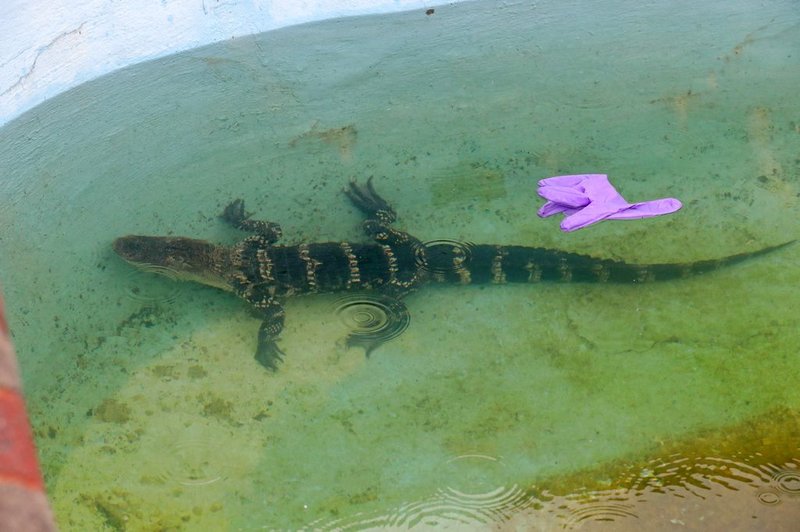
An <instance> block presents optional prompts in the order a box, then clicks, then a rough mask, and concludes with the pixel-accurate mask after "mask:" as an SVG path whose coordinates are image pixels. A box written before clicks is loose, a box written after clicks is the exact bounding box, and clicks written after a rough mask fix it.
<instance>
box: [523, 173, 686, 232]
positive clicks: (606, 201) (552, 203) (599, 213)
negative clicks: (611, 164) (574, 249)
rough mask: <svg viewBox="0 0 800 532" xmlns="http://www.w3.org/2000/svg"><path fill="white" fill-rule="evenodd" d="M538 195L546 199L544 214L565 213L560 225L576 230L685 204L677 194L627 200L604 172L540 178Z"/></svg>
mask: <svg viewBox="0 0 800 532" xmlns="http://www.w3.org/2000/svg"><path fill="white" fill-rule="evenodd" d="M539 195H540V196H542V197H543V198H544V199H546V200H547V202H546V203H545V204H544V205H543V206H542V208H541V209H539V212H538V214H539V216H541V217H542V218H545V217H547V216H552V215H554V214H558V213H560V212H562V213H564V214H565V215H566V218H564V220H562V221H561V229H562V230H564V231H575V230H577V229H581V228H583V227H586V226H587V225H591V224H593V223H597V222H600V221H602V220H633V219H637V218H650V217H651V216H660V215H662V214H669V213H671V212H675V211H677V210H678V209H680V208H681V207H682V205H681V202H680V201H678V200H677V199H675V198H663V199H658V200H653V201H644V202H641V203H628V202H627V201H625V198H623V197H622V196H621V195H620V193H619V192H617V190H616V189H615V188H614V186H613V185H612V184H611V183H609V181H608V176H607V175H605V174H581V175H562V176H557V177H549V178H547V179H542V180H541V181H539Z"/></svg>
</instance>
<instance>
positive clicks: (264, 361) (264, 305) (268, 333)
mask: <svg viewBox="0 0 800 532" xmlns="http://www.w3.org/2000/svg"><path fill="white" fill-rule="evenodd" d="M255 306H256V308H257V309H258V310H260V311H261V312H262V315H263V316H264V321H262V322H261V327H259V329H258V347H257V348H256V360H257V361H258V363H259V364H261V365H262V366H264V367H265V368H266V369H268V370H270V371H276V370H277V369H278V364H279V363H280V362H282V361H283V355H284V353H283V351H281V349H280V348H279V347H278V343H277V341H276V340H277V339H278V336H279V335H280V334H281V331H282V330H283V319H284V311H283V305H281V304H280V303H279V302H278V301H276V300H275V299H273V298H268V299H264V300H262V301H261V302H259V303H258V304H256V305H255Z"/></svg>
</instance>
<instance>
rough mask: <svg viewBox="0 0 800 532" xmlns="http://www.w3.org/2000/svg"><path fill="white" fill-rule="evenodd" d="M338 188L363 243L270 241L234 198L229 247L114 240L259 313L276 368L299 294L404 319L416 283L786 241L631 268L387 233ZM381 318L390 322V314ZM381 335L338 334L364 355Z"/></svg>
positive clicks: (371, 209) (261, 337)
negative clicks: (235, 235) (288, 311)
mask: <svg viewBox="0 0 800 532" xmlns="http://www.w3.org/2000/svg"><path fill="white" fill-rule="evenodd" d="M344 193H345V194H346V195H347V197H348V198H349V199H350V201H351V202H352V203H353V205H354V206H355V207H356V208H357V209H358V210H360V211H361V212H362V213H363V214H364V216H365V218H366V219H365V220H364V221H363V223H362V227H363V229H364V232H365V233H366V235H367V236H368V237H369V238H371V239H372V240H373V242H371V243H359V242H321V243H303V244H296V245H279V244H277V242H278V240H279V239H280V237H281V228H280V226H279V225H278V224H276V223H273V222H268V221H263V220H254V219H252V218H251V217H250V215H249V214H247V213H246V212H245V208H244V201H243V200H241V199H237V200H234V201H233V202H231V203H230V204H229V205H228V206H227V207H225V209H224V211H223V213H222V214H221V216H220V217H221V218H222V220H224V221H225V222H227V223H228V224H230V225H232V226H233V227H235V228H237V229H239V230H242V231H246V232H249V233H252V234H251V236H249V237H247V238H245V239H244V240H242V241H240V242H239V243H237V244H236V245H234V246H223V245H217V244H214V243H211V242H208V241H205V240H197V239H193V238H185V237H172V236H141V235H128V236H123V237H120V238H117V239H116V240H114V243H113V248H114V251H116V253H117V254H118V255H119V256H120V257H122V258H123V259H124V260H125V261H127V262H128V263H131V264H132V265H134V266H136V267H140V268H146V269H148V270H149V271H155V272H161V273H164V274H167V275H169V276H170V277H174V278H176V279H179V280H188V281H195V282H198V283H202V284H205V285H209V286H213V287H217V288H221V289H223V290H226V291H229V292H233V293H235V294H236V295H237V296H239V297H241V298H242V299H244V300H245V301H247V302H248V303H250V305H252V308H253V309H254V310H255V312H256V313H257V314H258V315H259V317H260V318H261V320H262V322H261V326H260V328H259V331H258V343H257V348H256V355H255V358H256V360H257V361H258V362H259V363H260V364H261V365H262V366H264V367H265V368H267V369H269V370H272V371H274V370H276V369H277V368H278V365H279V362H281V361H282V360H283V357H284V353H283V351H282V350H281V349H280V347H279V346H278V343H277V340H278V337H279V335H280V333H281V330H282V329H283V324H284V308H283V301H284V300H285V298H287V297H291V296H294V295H299V294H313V293H330V292H343V291H364V290H371V291H377V293H379V294H380V295H381V297H382V298H384V300H385V301H389V302H390V305H391V307H392V309H393V312H391V313H390V314H391V315H392V316H402V315H404V314H406V315H407V309H406V307H405V305H404V303H403V302H402V298H403V297H404V296H405V295H407V294H408V293H410V292H412V291H414V290H415V289H417V288H418V287H420V286H421V285H423V284H426V283H430V282H434V283H460V284H487V283H494V284H503V283H538V282H546V281H562V282H595V283H640V282H651V281H665V280H671V279H680V278H683V277H687V276H690V275H696V274H702V273H706V272H709V271H712V270H716V269H718V268H720V267H722V266H727V265H730V264H734V263H737V262H740V261H742V260H745V259H748V258H752V257H755V256H757V255H763V254H765V253H768V252H771V251H774V250H777V249H779V248H782V247H784V246H787V245H789V244H791V243H792V242H794V241H793V240H792V241H789V242H784V243H782V244H778V245H774V246H770V247H766V248H762V249H760V250H757V251H753V252H749V253H740V254H737V255H731V256H728V257H724V258H721V259H712V260H702V261H698V262H691V263H662V264H631V263H627V262H623V261H618V260H612V259H601V258H595V257H591V256H588V255H581V254H577V253H571V252H566V251H560V250H555V249H547V248H541V247H528V246H519V245H494V244H474V245H469V246H466V245H459V244H458V243H454V242H448V241H433V242H429V243H423V242H421V241H420V240H419V239H417V238H415V237H414V236H412V235H410V234H409V233H406V232H403V231H401V230H399V229H396V228H395V227H394V226H393V223H394V222H395V220H396V218H397V214H396V213H395V211H394V209H393V208H392V207H391V206H390V205H389V203H387V202H386V200H384V199H383V198H382V197H381V196H380V195H379V194H378V193H377V192H376V191H375V188H374V187H373V184H372V179H371V178H370V179H369V180H367V181H366V184H364V185H362V184H358V183H357V182H355V181H351V182H350V184H349V186H348V187H346V188H345V190H344ZM390 319H399V318H391V317H390ZM386 339H387V338H383V337H380V336H379V335H377V336H369V335H367V336H365V337H359V336H358V335H356V334H351V335H350V336H348V339H347V344H348V345H361V346H362V347H364V348H365V350H366V353H367V355H369V353H370V352H371V351H372V350H374V349H375V348H377V347H378V346H379V345H381V343H383V342H384V341H386Z"/></svg>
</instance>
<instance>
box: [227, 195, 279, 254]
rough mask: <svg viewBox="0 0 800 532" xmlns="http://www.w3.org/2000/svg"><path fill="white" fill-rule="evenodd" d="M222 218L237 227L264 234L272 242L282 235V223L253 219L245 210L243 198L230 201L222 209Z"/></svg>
mask: <svg viewBox="0 0 800 532" xmlns="http://www.w3.org/2000/svg"><path fill="white" fill-rule="evenodd" d="M220 218H222V219H223V220H224V221H226V222H227V223H229V224H231V225H232V226H234V227H235V228H237V229H240V230H242V231H247V232H249V233H255V234H257V235H261V236H263V237H264V238H265V239H266V241H267V242H268V243H270V244H273V243H275V242H277V241H278V239H279V238H280V237H281V226H280V225H278V224H276V223H274V222H265V221H264V220H251V219H250V215H248V214H247V213H246V212H245V211H244V200H242V199H236V200H233V201H232V202H230V203H229V204H228V206H227V207H225V210H224V211H222V214H221V215H220Z"/></svg>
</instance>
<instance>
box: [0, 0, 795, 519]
mask: <svg viewBox="0 0 800 532" xmlns="http://www.w3.org/2000/svg"><path fill="white" fill-rule="evenodd" d="M797 86H800V15H798V12H797V9H796V5H795V3H794V2H790V1H786V2H772V3H769V4H766V5H762V4H757V3H754V2H734V3H731V2H727V1H726V2H679V3H675V2H669V3H664V2H641V1H637V2H633V1H631V2H626V1H610V0H609V1H604V2H600V3H594V4H593V5H592V6H591V7H587V5H586V3H584V2H563V1H558V2H539V3H537V4H535V5H534V4H531V3H529V2H520V3H514V2H504V3H499V2H488V3H482V2H479V3H473V4H462V5H458V6H450V7H440V8H436V10H435V13H434V14H433V15H426V14H425V13H424V11H419V12H413V13H406V14H400V15H393V16H386V17H371V18H357V19H348V20H344V21H329V22H325V23H322V24H314V25H309V26H303V27H297V28H290V29H286V30H281V31H278V32H274V33H269V34H266V35H260V36H256V37H251V38H242V39H236V40H231V41H228V42H225V43H221V44H219V45H214V46H210V47H206V48H202V49H198V50H194V51H191V52H189V53H185V54H181V55H178V56H174V57H169V58H166V59H163V60H159V61H156V62H152V63H147V64H143V65H139V66H136V67H134V68H130V69H127V70H124V71H121V72H118V73H115V74H113V75H110V76H108V77H105V78H103V79H100V80H97V81H94V82H91V83H89V84H86V85H84V86H81V87H79V88H77V89H75V90H73V91H71V92H69V93H67V94H64V95H63V96H60V97H58V98H55V99H53V100H52V101H50V102H48V103H47V104H45V105H43V106H40V107H38V108H36V109H34V110H33V111H31V112H29V113H27V114H26V115H24V116H23V117H22V118H20V119H19V120H17V121H15V122H13V123H11V124H9V125H8V126H6V127H5V128H4V129H2V130H0V175H2V178H0V193H1V194H2V199H1V200H0V246H2V253H3V254H2V257H1V258H0V274H1V275H2V281H3V285H4V286H3V289H4V292H5V294H6V299H7V304H8V307H9V308H8V312H9V319H10V321H11V326H12V328H13V331H14V340H15V342H16V344H17V348H18V351H19V356H20V359H21V363H22V368H23V371H24V376H25V381H26V392H27V396H28V401H29V407H30V411H31V416H32V418H33V421H34V424H35V431H36V435H37V438H38V445H39V449H40V453H41V457H42V461H43V467H44V470H45V476H46V480H47V484H48V488H49V490H50V493H51V497H52V500H53V505H54V507H55V510H56V512H57V514H58V519H59V523H60V525H61V527H62V528H63V529H64V530H99V529H104V528H105V529H120V530H122V529H131V530H142V529H151V530H152V529H160V528H163V529H187V530H211V529H217V530H223V529H230V530H251V529H260V528H262V527H263V528H297V527H300V526H303V525H306V526H312V525H313V526H314V527H321V528H322V527H339V528H352V529H359V528H369V527H390V526H394V527H398V528H408V527H413V526H418V527H432V526H439V527H443V526H446V525H449V526H451V527H465V526H472V527H475V528H481V527H483V528H497V529H512V528H515V527H516V528H517V529H536V528H539V529H544V530H549V529H562V528H582V529H587V530H625V529H630V530H634V529H641V527H645V528H647V529H653V530H655V529H666V528H669V527H671V526H680V525H683V526H686V527H690V528H692V527H693V528H695V529H699V528H703V529H708V528H712V529H723V528H731V527H739V528H746V527H749V526H760V527H770V528H771V529H775V530H777V529H781V528H783V529H791V527H792V526H793V523H796V522H797V521H796V520H797V519H798V517H800V449H798V443H797V442H798V441H800V440H798V436H800V388H798V386H797V381H798V378H799V377H800V369H798V368H799V367H800V365H798V348H799V347H800V333H798V330H799V328H798V325H800V317H798V313H797V312H796V311H795V309H797V308H799V307H798V305H799V304H800V288H799V287H800V268H798V267H797V261H798V253H800V248H798V247H797V246H792V247H789V248H785V249H783V250H781V251H779V252H776V253H774V254H771V255H768V256H764V257H760V258H758V259H755V260H752V261H750V262H747V263H743V264H740V265H737V266H734V267H731V268H728V269H725V270H722V271H718V272H715V273H713V274H709V275H704V276H700V277H696V278H690V279H686V280H682V281H676V282H669V283H656V284H646V285H632V286H607V285H596V286H591V285H570V284H554V285H545V284H542V285H536V286H525V285H506V286H486V287H484V288H480V287H470V286H465V287H436V288H433V287H431V288H428V289H423V290H421V291H419V292H418V293H415V294H413V295H412V296H410V297H408V298H407V300H406V304H407V306H408V308H409V312H410V321H409V323H408V324H407V325H408V326H407V328H406V329H405V330H400V331H397V332H398V334H397V336H396V338H394V339H393V340H392V341H390V342H388V343H387V344H385V345H383V346H382V347H381V348H380V349H378V350H377V351H375V352H374V353H373V354H372V355H371V357H370V358H369V359H367V358H365V357H364V352H363V349H361V348H359V347H357V346H356V347H350V348H348V347H347V346H346V345H345V344H344V337H345V335H346V331H347V327H348V325H347V323H348V322H352V321H353V320H355V321H356V322H361V321H365V320H367V321H369V320H372V319H375V318H374V316H371V315H367V314H365V313H364V310H363V309H361V310H359V308H357V307H358V301H356V302H355V303H353V304H348V305H346V307H347V308H348V309H350V310H346V311H342V312H338V313H337V312H336V309H337V308H342V302H341V301H340V298H339V297H338V296H336V295H330V296H315V297H306V298H296V299H292V300H290V301H289V302H288V304H287V307H286V310H287V319H286V328H285V330H284V333H283V335H282V339H281V346H282V347H283V349H284V350H285V351H286V353H287V357H286V361H285V363H284V364H283V365H282V366H281V368H280V370H279V371H278V372H277V373H275V374H270V373H268V372H266V371H264V370H263V369H262V368H261V367H260V366H259V365H258V364H257V363H256V362H255V361H254V360H253V358H252V354H253V351H254V349H255V340H256V331H257V329H258V325H259V322H258V320H257V319H256V318H255V317H253V316H252V315H251V314H250V313H249V311H248V309H247V308H246V306H245V305H244V304H243V303H242V302H240V301H238V300H236V299H235V298H233V297H232V296H230V295H228V294H225V293H222V292H219V291H217V290H214V289H212V288H206V287H201V286H195V285H190V284H184V283H176V282H172V281H171V280H170V279H167V278H163V277H158V276H155V275H148V274H147V273H142V272H136V271H132V270H131V269H130V268H129V267H128V266H127V265H126V264H124V263H123V262H122V261H121V260H119V259H118V258H117V257H115V256H114V255H113V252H112V250H111V247H110V244H111V241H112V240H113V239H114V238H115V237H118V236H120V235H124V234H129V233H141V234H154V235H157V234H174V235H186V236H192V237H197V238H205V239H209V240H214V241H219V242H227V243H232V242H234V241H235V240H236V239H237V238H241V236H242V235H241V234H240V233H238V232H236V231H234V230H232V229H230V228H228V227H226V226H224V225H223V224H222V223H221V222H220V221H219V219H218V218H217V215H218V214H219V213H220V211H221V210H222V208H223V207H224V206H225V205H226V204H227V203H228V202H229V201H231V200H232V199H234V198H237V197H242V198H244V199H245V200H246V202H247V208H248V210H250V211H253V212H254V213H255V214H256V215H257V216H258V217H261V218H265V219H268V220H272V221H276V222H280V223H281V224H282V226H283V230H284V241H285V242H301V241H324V240H341V239H350V240H356V239H362V238H363V237H362V235H361V232H360V229H359V227H358V224H359V222H360V218H359V215H358V214H357V213H356V212H355V210H354V209H353V208H352V207H351V206H350V205H349V204H348V202H347V200H346V198H345V197H344V195H343V194H342V193H341V190H342V188H343V186H344V185H345V184H346V183H347V181H348V180H349V179H351V178H358V179H362V180H363V179H365V178H367V177H370V176H374V180H375V184H376V187H377V188H378V189H379V190H380V191H381V193H382V194H383V195H384V196H385V197H386V198H387V199H389V200H390V201H391V202H392V204H393V206H394V207H395V209H396V210H397V211H398V213H399V217H400V219H399V225H400V226H401V227H403V228H404V229H406V230H408V231H409V232H410V233H412V234H414V235H415V236H417V237H419V238H420V239H422V240H425V241H429V240H437V239H438V240H441V241H447V240H451V241H464V242H476V243H505V244H528V245H539V246H547V247H551V248H559V249H564V250H569V251H576V252H581V253H587V254H592V255H595V256H601V257H608V258H615V259H624V260H626V261H629V262H688V261H693V260H700V259H708V258H715V257H722V256H725V255H730V254H734V253H740V252H744V251H753V250H756V249H759V248H761V247H764V246H767V245H772V244H777V243H779V242H783V241H785V240H789V239H792V238H796V237H798V236H800V219H799V218H798V203H799V202H800V200H799V199H798V196H799V195H800V183H798V175H800V159H798V153H800V113H799V112H798V109H800V97H799V96H798V94H799V93H798V91H797V90H796V87H797ZM584 172H603V173H608V174H609V175H610V176H611V180H612V181H613V182H614V183H615V184H616V186H617V187H618V188H619V189H620V191H621V192H622V193H623V195H624V196H625V197H626V198H628V199H630V200H634V201H639V200H645V199H651V198H656V197H663V196H675V197H678V198H680V199H681V200H683V202H684V204H685V207H684V209H683V210H682V211H680V212H679V213H677V214H674V215H671V216H668V217H664V218H656V219H651V220H641V221H630V222H604V223H602V224H599V225H597V226H593V227H591V228H588V229H585V230H583V231H579V232H577V233H573V234H564V233H562V232H560V231H559V230H558V221H557V220H555V219H547V220H541V219H539V218H538V217H537V216H536V214H535V211H536V209H537V208H538V206H539V205H540V204H541V201H540V200H539V199H538V198H537V196H536V187H535V183H536V181H537V180H538V179H540V178H544V177H548V176H551V175H558V174H565V173H584ZM351 303H352V302H351ZM351 307H353V308H354V310H353V308H351ZM370 312H371V311H370ZM378 319H379V318H378Z"/></svg>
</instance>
